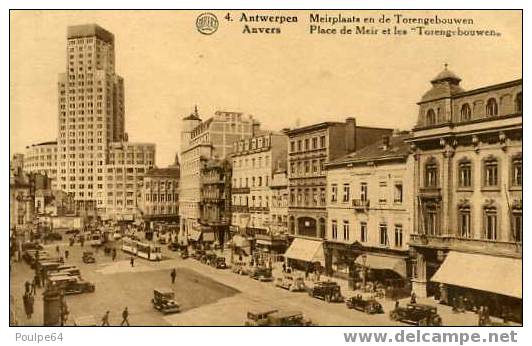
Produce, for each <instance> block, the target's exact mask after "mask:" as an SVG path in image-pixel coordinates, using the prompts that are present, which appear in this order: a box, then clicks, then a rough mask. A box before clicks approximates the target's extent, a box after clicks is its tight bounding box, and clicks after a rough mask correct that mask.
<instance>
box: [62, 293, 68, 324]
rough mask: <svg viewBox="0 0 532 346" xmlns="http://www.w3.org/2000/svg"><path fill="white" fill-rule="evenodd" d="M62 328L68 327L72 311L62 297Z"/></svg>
mask: <svg viewBox="0 0 532 346" xmlns="http://www.w3.org/2000/svg"><path fill="white" fill-rule="evenodd" d="M60 299H61V326H64V325H66V323H67V321H68V315H69V314H70V311H69V310H68V305H67V303H66V300H65V297H64V296H63V295H61V298H60Z"/></svg>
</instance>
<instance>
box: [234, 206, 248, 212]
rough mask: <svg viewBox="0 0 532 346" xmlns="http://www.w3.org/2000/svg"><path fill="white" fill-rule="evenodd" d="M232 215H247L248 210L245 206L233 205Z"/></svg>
mask: <svg viewBox="0 0 532 346" xmlns="http://www.w3.org/2000/svg"><path fill="white" fill-rule="evenodd" d="M231 211H232V212H233V213H246V214H247V213H249V208H248V206H246V205H233V206H232V207H231Z"/></svg>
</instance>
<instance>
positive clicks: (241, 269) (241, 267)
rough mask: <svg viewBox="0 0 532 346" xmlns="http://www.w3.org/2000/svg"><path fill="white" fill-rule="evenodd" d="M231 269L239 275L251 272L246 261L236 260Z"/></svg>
mask: <svg viewBox="0 0 532 346" xmlns="http://www.w3.org/2000/svg"><path fill="white" fill-rule="evenodd" d="M231 271H232V272H233V273H235V274H239V275H248V274H249V268H248V267H247V266H246V264H245V263H242V262H236V263H234V264H233V265H232V267H231Z"/></svg>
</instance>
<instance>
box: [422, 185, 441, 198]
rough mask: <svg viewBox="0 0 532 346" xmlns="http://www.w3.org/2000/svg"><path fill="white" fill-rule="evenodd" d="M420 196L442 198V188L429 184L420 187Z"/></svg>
mask: <svg viewBox="0 0 532 346" xmlns="http://www.w3.org/2000/svg"><path fill="white" fill-rule="evenodd" d="M419 197H421V198H441V188H439V187H435V186H427V187H420V188H419Z"/></svg>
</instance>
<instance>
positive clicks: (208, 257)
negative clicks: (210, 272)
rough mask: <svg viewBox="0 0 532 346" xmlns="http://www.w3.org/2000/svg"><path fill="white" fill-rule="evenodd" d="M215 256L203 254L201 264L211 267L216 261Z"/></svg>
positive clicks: (211, 253)
mask: <svg viewBox="0 0 532 346" xmlns="http://www.w3.org/2000/svg"><path fill="white" fill-rule="evenodd" d="M216 257H218V256H216V254H215V253H214V252H209V253H206V254H204V255H203V256H201V260H200V261H201V263H204V264H207V265H211V263H212V262H214V261H215V260H216Z"/></svg>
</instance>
